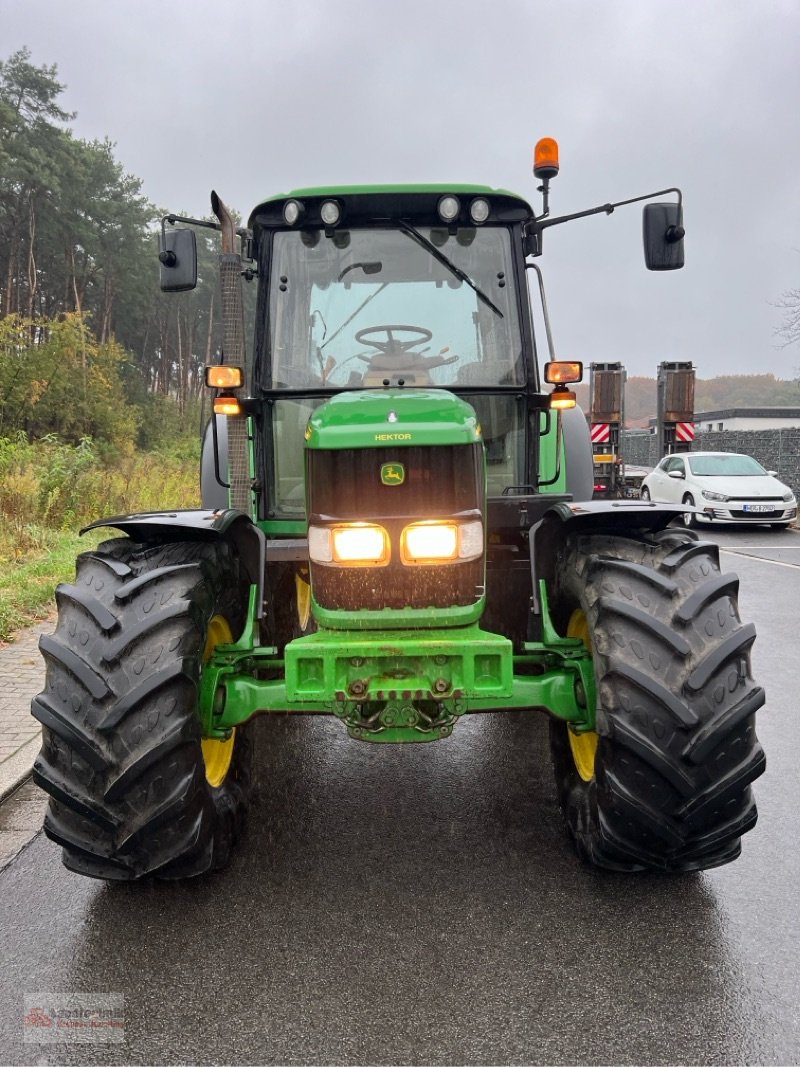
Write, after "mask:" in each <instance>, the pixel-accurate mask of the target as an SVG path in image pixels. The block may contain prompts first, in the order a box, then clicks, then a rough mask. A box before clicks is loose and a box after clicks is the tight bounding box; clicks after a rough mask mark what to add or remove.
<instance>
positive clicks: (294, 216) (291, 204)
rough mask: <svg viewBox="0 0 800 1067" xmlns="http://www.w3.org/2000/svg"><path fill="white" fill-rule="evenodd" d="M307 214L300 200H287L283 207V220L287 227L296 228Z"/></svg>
mask: <svg viewBox="0 0 800 1067" xmlns="http://www.w3.org/2000/svg"><path fill="white" fill-rule="evenodd" d="M303 214H305V208H304V207H303V205H302V204H301V203H300V201H299V200H287V201H286V203H285V204H284V205H283V220H284V222H285V223H286V225H287V226H294V224H295V223H296V222H299V220H300V218H301V216H302V215H303Z"/></svg>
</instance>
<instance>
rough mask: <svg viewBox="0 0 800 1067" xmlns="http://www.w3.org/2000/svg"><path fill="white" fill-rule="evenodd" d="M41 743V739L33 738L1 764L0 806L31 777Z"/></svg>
mask: <svg viewBox="0 0 800 1067" xmlns="http://www.w3.org/2000/svg"><path fill="white" fill-rule="evenodd" d="M41 743H42V742H41V739H40V738H39V737H32V738H31V739H30V741H26V742H25V744H24V745H23V746H22V748H19V749H17V751H16V752H15V753H14V754H13V756H9V757H8V759H6V760H3V762H2V763H0V804H2V803H3V801H4V800H5V799H6V797H8V796H10V795H11V794H12V793H13V792H14V791H15V790H16V789H19V787H20V786H21V785H22V784H23V782H25V781H26V779H28V778H29V777H30V774H31V770H32V769H33V762H34V760H35V759H36V757H37V755H38V754H39V749H40V747H41Z"/></svg>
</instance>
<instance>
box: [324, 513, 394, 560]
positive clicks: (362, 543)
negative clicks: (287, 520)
mask: <svg viewBox="0 0 800 1067" xmlns="http://www.w3.org/2000/svg"><path fill="white" fill-rule="evenodd" d="M308 555H309V558H310V559H311V560H312V561H313V562H314V563H340V564H342V565H343V566H360V565H369V564H374V565H378V566H380V565H381V564H385V563H388V562H389V538H388V535H387V533H386V531H385V530H384V528H383V527H382V526H373V525H370V524H369V523H366V522H354V523H349V524H348V525H347V526H309V528H308Z"/></svg>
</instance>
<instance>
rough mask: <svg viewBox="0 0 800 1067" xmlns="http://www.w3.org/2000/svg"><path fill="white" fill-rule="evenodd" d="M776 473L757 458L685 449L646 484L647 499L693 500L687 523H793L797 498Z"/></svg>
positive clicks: (667, 460) (644, 494) (644, 495)
mask: <svg viewBox="0 0 800 1067" xmlns="http://www.w3.org/2000/svg"><path fill="white" fill-rule="evenodd" d="M774 475H775V472H774V471H765V470H764V468H763V467H762V466H761V464H760V463H757V462H756V461H755V460H754V459H753V458H752V456H742V455H739V454H738V453H735V452H682V453H679V454H673V455H671V456H665V457H664V459H662V460H661V462H660V463H659V464H658V466H657V467H656V469H655V470H654V471H652V473H650V474H648V475H647V477H646V478H645V479H644V481H643V482H642V488H641V497H642V499H643V500H658V501H663V502H665V503H668V504H688V505H691V506H692V507H697V508H701V509H702V512H701V513H700V512H695V511H686V512H684V515H683V522H684V525H686V526H694V524H695V523H696V522H766V523H769V524H770V526H788V525H789V524H790V523H792V522H794V520H795V519H796V518H797V500H796V499H795V495H794V493H793V492H792V490H791V489H790V488H789V486H788V485H784V484H783V482H779V481H778V479H777V478H776V477H775V476H774Z"/></svg>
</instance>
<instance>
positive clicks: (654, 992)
mask: <svg viewBox="0 0 800 1067" xmlns="http://www.w3.org/2000/svg"><path fill="white" fill-rule="evenodd" d="M718 540H719V542H720V544H721V545H723V546H724V547H725V548H726V549H729V548H734V549H736V554H729V553H728V552H727V551H726V552H725V554H724V555H723V567H724V569H725V570H733V571H737V572H738V573H739V575H740V577H741V591H740V606H741V612H742V617H743V618H744V619H745V620H752V621H754V622H755V623H756V625H757V628H758V632H759V637H758V640H757V641H756V644H755V647H754V652H753V659H754V673H755V676H756V678H757V679H758V680H759V681H760V682H762V684H764V685H765V687H766V689H767V695H768V700H767V706H766V708H765V709H764V710H763V711H762V712H761V713H760V716H759V735H760V737H761V739H762V742H763V744H764V747H765V749H766V751H767V756H768V768H767V773H766V775H765V776H764V777H762V778H761V779H759V780H758V781H757V782H756V785H755V788H756V793H757V797H758V800H759V809H760V820H759V823H758V825H757V827H756V828H755V830H754V831H753V832H752V833H750V834H748V835H747V836H746V838H745V840H744V851H743V854H742V857H741V858H740V859H739V860H738V861H737V862H736V863H734V864H732V865H730V866H728V867H724V868H721V869H719V870H715V871H710V872H707V873H704V874H695V875H688V876H680V877H673V878H667V879H664V878H657V877H653V876H649V875H645V876H642V875H638V876H637V875H634V876H620V875H614V874H605V873H600V872H595V871H592V870H590V869H587V868H585V867H583V866H582V865H581V864H580V863H579V862H578V861H577V860H576V859H575V857H574V855H573V853H572V852H571V849H570V846H569V845H568V843H567V842H566V840H565V838H564V837H563V836H562V833H561V829H560V825H559V818H558V813H557V809H556V805H555V799H554V791H553V788H552V785H551V771H550V767H549V763H548V757H547V745H546V723H545V721H544V719H543V718H542V719H540V718H539V717H538V716H524V715H522V714H515V715H504V716H500V715H498V716H484V717H473V718H472V719H468V720H467V721H464V722H462V723H461V724H460V725H459V726H458V727H457V728H456V731H455V733H454V735H453V737H452V738H451V739H449V740H447V741H443V742H437V743H434V744H431V745H419V746H404V747H400V746H398V747H394V746H386V747H383V746H377V745H376V746H371V745H366V744H361V743H358V742H353V741H349V740H347V738H346V736H345V735H344V732H343V729H342V728H341V726H340V725H339V724H338V723H336V722H330V721H327V720H324V719H311V718H308V719H299V718H295V719H293V720H289V719H284V720H274V719H273V720H268V719H266V718H265V719H262V720H260V721H259V722H258V746H259V767H260V778H261V781H260V794H259V798H258V801H257V805H256V808H255V811H254V817H253V819H252V822H251V829H250V833H249V836H248V838H247V841H246V843H245V846H244V847H243V848H242V849H241V851H240V852H239V854H238V856H237V858H236V860H235V862H234V864H233V865H232V867H231V868H230V869H229V870H228V871H226V872H224V873H222V874H219V875H216V876H214V877H212V878H210V879H206V880H204V881H200V882H197V883H189V884H183V885H172V884H155V885H147V886H132V887H131V886H121V887H120V886H107V885H105V884H103V883H98V882H93V881H88V880H85V879H82V878H79V877H78V876H76V875H72V874H70V873H69V872H67V871H66V870H65V869H64V868H62V866H61V864H60V859H59V853H58V849H57V848H56V847H55V846H53V845H52V844H51V843H50V842H48V841H47V840H46V839H44V837H43V836H42V835H41V834H40V835H39V836H38V837H36V838H35V840H34V841H33V842H32V843H31V844H30V845H29V846H28V847H27V848H26V849H25V850H24V851H23V852H22V853H21V854H20V855H19V856H18V857H17V858H16V859H15V860H14V862H13V863H12V864H10V865H9V866H8V867H6V868H5V870H3V871H2V872H1V873H0V1063H3V1064H5V1063H9V1064H10V1063H13V1064H17V1063H26V1064H27V1063H30V1064H43V1063H68V1064H71V1063H136V1064H141V1063H157V1064H161V1063H187V1062H193V1063H202V1064H205V1063H219V1062H225V1063H291V1064H294V1063H348V1064H350V1063H353V1064H361V1063H392V1064H394V1063H445V1064H451V1063H453V1064H467V1063H469V1064H472V1063H606V1064H623V1063H639V1064H645V1063H648V1064H649V1063H704V1064H705V1063H708V1064H718V1063H719V1064H723V1063H724V1064H736V1063H759V1064H761V1063H763V1064H777V1063H780V1064H794V1063H798V1062H800V988H799V986H800V983H799V982H798V972H799V971H800V967H798V960H799V959H800V936H799V935H800V919H798V907H797V903H796V893H795V887H796V885H797V884H798V881H800V861H798V845H797V841H798V825H800V789H798V775H797V758H796V755H795V751H794V749H795V744H796V741H795V739H796V734H797V712H798V681H800V669H799V668H798V658H800V653H799V652H798V647H799V646H798V632H797V631H798V628H799V626H800V607H799V605H800V533H793V532H785V533H784V532H779V533H775V532H771V531H768V530H766V529H763V530H757V531H756V530H752V529H751V530H746V531H741V532H739V531H737V532H732V531H726V532H724V533H723V534H721V535H719V536H718ZM35 991H55V992H57V991H62V992H64V991H84V992H88V993H91V992H106V993H122V994H124V996H125V1024H126V1026H125V1043H124V1044H122V1045H90V1046H86V1045H83V1046H77V1045H63V1044H61V1045H45V1044H43V1045H39V1044H23V1040H22V1038H23V1027H22V1016H23V1010H22V1004H23V995H24V994H25V993H31V992H35Z"/></svg>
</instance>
